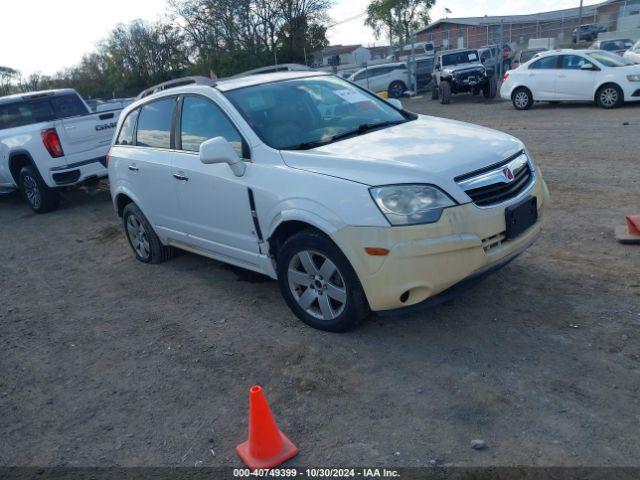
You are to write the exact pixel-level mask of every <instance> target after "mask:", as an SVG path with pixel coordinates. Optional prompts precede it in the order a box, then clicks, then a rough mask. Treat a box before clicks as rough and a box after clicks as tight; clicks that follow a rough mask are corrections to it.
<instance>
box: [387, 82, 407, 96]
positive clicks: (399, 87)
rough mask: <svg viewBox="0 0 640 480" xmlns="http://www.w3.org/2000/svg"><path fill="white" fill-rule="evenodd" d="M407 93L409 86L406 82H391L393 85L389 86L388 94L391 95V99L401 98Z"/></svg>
mask: <svg viewBox="0 0 640 480" xmlns="http://www.w3.org/2000/svg"><path fill="white" fill-rule="evenodd" d="M406 91H407V86H406V85H405V84H404V82H401V81H400V80H396V81H395V82H391V85H389V89H388V90H387V94H388V95H389V98H400V97H401V96H402V95H403V94H404V92H406Z"/></svg>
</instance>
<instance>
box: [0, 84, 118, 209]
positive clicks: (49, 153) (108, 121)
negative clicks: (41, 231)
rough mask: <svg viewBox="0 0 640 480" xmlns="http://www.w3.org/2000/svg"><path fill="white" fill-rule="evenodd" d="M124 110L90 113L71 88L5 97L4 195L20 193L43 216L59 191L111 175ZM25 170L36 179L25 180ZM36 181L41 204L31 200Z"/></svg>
mask: <svg viewBox="0 0 640 480" xmlns="http://www.w3.org/2000/svg"><path fill="white" fill-rule="evenodd" d="M120 111H121V110H114V111H109V112H98V113H90V111H89V108H88V107H87V105H86V104H85V103H84V101H83V100H82V98H81V97H80V96H79V95H78V93H77V92H76V91H75V90H70V89H64V90H51V91H45V92H36V93H32V94H28V95H13V96H10V97H3V98H0V193H6V192H9V191H12V190H15V189H20V190H21V191H22V192H23V194H24V195H25V199H26V200H27V202H28V203H29V205H30V206H31V208H33V209H34V210H35V211H37V212H44V211H48V210H52V209H53V208H55V206H56V205H57V202H56V200H55V199H56V197H57V194H56V191H55V190H56V189H58V188H60V187H67V186H70V185H75V184H77V183H80V182H84V181H86V180H90V179H94V178H95V179H97V178H101V177H104V176H106V175H107V170H106V154H107V151H108V149H109V145H110V143H111V138H112V136H113V131H114V129H115V126H116V124H117V121H118V117H119V116H120ZM25 169H26V170H27V171H30V173H31V175H30V176H29V177H28V178H27V179H22V178H21V175H22V173H23V171H24V170H25ZM27 173H28V172H27ZM25 182H26V183H25ZM34 182H35V183H36V184H37V185H36V189H37V190H38V191H37V192H36V193H37V194H39V195H40V197H39V199H40V205H39V206H38V205H35V204H34V203H33V198H34V197H33V196H29V193H30V192H29V191H28V190H29V188H28V185H27V184H29V185H32V184H33V183H34ZM31 193H32V192H31ZM45 197H46V198H45ZM36 198H37V197H36ZM47 200H51V201H47ZM36 203H37V202H36ZM44 204H47V205H44Z"/></svg>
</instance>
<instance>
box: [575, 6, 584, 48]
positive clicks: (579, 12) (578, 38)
mask: <svg viewBox="0 0 640 480" xmlns="http://www.w3.org/2000/svg"><path fill="white" fill-rule="evenodd" d="M582 2H583V0H580V10H579V11H578V33H577V35H576V45H578V44H579V43H580V27H581V26H582Z"/></svg>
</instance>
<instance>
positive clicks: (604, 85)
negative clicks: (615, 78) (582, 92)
mask: <svg viewBox="0 0 640 480" xmlns="http://www.w3.org/2000/svg"><path fill="white" fill-rule="evenodd" d="M606 87H614V88H616V89H617V90H618V93H619V95H620V99H619V100H618V103H617V104H616V105H615V106H613V107H608V108H616V107H620V106H622V104H623V103H624V90H622V87H621V86H620V85H618V84H617V83H615V82H605V83H603V84H602V85H600V86H598V88H596V92H595V94H594V96H593V101H594V102H595V103H596V104H597V105H598V106H600V107H602V105H601V103H600V98H599V97H600V92H601V91H602V90H603V89H604V88H606Z"/></svg>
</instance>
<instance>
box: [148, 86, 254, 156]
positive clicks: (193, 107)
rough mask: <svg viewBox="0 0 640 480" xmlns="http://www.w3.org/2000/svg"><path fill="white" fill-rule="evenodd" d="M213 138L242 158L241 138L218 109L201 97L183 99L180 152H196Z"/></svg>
mask: <svg viewBox="0 0 640 480" xmlns="http://www.w3.org/2000/svg"><path fill="white" fill-rule="evenodd" d="M139 135H140V134H139V133H138V136H139ZM215 137H223V138H225V139H226V140H227V141H228V142H229V143H230V144H231V145H232V146H233V148H234V149H235V151H236V153H237V154H238V156H239V157H240V158H242V156H243V155H242V137H241V136H240V134H239V133H238V131H237V130H236V129H235V127H234V126H233V125H232V124H231V122H230V121H229V119H228V118H227V116H226V115H225V114H224V113H222V111H221V110H220V108H218V106H216V105H214V104H213V103H212V102H211V101H209V100H207V99H204V98H202V97H185V98H184V101H183V103H182V122H181V126H180V139H181V142H182V150H188V151H190V152H197V151H198V150H200V144H201V143H202V142H204V141H206V140H209V139H210V138H215Z"/></svg>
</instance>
